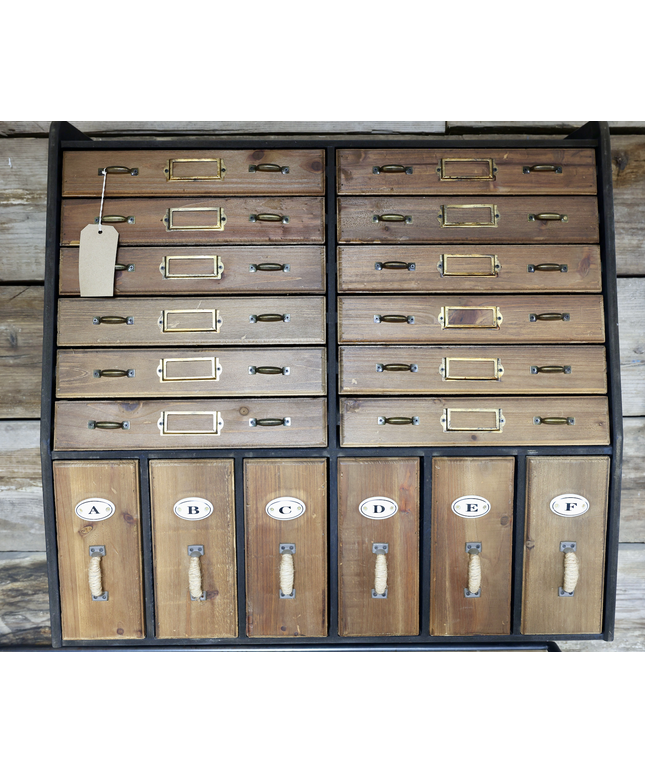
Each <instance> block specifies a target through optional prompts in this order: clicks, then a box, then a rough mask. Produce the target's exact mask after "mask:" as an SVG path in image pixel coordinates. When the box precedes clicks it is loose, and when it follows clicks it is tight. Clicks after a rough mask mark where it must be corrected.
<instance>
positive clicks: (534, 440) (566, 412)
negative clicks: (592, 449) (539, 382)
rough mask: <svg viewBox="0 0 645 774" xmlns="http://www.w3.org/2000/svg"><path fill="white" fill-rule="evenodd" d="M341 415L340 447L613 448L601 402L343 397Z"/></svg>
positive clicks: (502, 398)
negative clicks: (589, 446)
mask: <svg viewBox="0 0 645 774" xmlns="http://www.w3.org/2000/svg"><path fill="white" fill-rule="evenodd" d="M340 411H341V420H340V434H341V445H342V446H366V447H367V446H383V447H389V446H410V447H413V446H461V445H464V444H466V445H468V446H471V445H478V446H515V445H517V446H527V445H530V446H549V445H563V444H564V445H567V444H570V445H573V446H580V445H585V444H608V443H609V413H608V405H607V399H606V398H601V397H593V398H542V397H538V398H505V397H498V396H495V397H493V398H341V400H340ZM545 420H546V421H545Z"/></svg>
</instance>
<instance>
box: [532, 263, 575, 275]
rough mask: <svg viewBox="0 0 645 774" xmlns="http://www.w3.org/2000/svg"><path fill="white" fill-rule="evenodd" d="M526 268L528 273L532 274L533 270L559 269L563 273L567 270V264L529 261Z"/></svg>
mask: <svg viewBox="0 0 645 774" xmlns="http://www.w3.org/2000/svg"><path fill="white" fill-rule="evenodd" d="M526 270H527V271H528V272H529V274H532V273H533V272H534V271H560V272H562V273H565V272H566V271H567V270H568V266H567V264H566V263H536V264H533V263H529V265H528V266H527V267H526Z"/></svg>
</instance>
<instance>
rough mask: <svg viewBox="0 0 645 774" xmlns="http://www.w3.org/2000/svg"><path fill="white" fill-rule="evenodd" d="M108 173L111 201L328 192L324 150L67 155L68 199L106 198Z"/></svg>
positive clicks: (65, 183)
mask: <svg viewBox="0 0 645 774" xmlns="http://www.w3.org/2000/svg"><path fill="white" fill-rule="evenodd" d="M267 164H268V165H270V166H269V167H266V166H265V165H267ZM105 167H108V176H107V182H106V186H105V194H106V196H201V195H203V194H216V195H217V194H220V195H221V194H224V195H229V194H251V195H253V194H323V193H324V191H325V158H324V151H322V150H306V149H303V150H300V149H298V150H296V149H289V150H208V151H203V150H198V151H186V150H178V151H170V150H166V151H163V150H133V151H130V150H97V151H89V152H88V151H67V152H66V153H64V154H63V181H62V192H63V196H100V195H101V188H102V186H103V175H102V174H101V170H103V169H104V168H105ZM114 167H116V169H114ZM258 167H259V168H258ZM110 168H112V169H110ZM135 170H136V171H135Z"/></svg>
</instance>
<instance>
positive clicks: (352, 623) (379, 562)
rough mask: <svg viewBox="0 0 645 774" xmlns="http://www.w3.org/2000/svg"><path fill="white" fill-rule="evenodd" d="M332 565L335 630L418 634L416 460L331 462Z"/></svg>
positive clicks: (358, 633) (347, 633) (357, 634)
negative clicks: (334, 481)
mask: <svg viewBox="0 0 645 774" xmlns="http://www.w3.org/2000/svg"><path fill="white" fill-rule="evenodd" d="M379 556H381V557H382V558H380V559H379ZM338 565H339V568H338V585H339V603H338V604H339V614H338V633H339V634H340V635H341V636H345V637H367V636H376V637H382V636H385V635H388V636H396V635H415V634H418V633H419V460H418V459H416V458H415V459H408V458H402V457H384V458H381V459H379V458H376V457H368V458H365V459H362V458H361V459H357V458H352V457H343V458H341V459H339V460H338ZM383 573H385V575H384V576H383ZM377 576H378V578H377ZM381 584H382V585H381ZM383 586H384V590H383Z"/></svg>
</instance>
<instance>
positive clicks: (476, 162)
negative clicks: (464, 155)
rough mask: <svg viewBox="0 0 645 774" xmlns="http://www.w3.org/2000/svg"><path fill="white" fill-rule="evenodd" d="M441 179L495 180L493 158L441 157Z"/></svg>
mask: <svg viewBox="0 0 645 774" xmlns="http://www.w3.org/2000/svg"><path fill="white" fill-rule="evenodd" d="M437 172H438V173H439V179H440V180H494V179H495V172H497V169H495V167H494V163H493V159H441V164H440V166H439V167H438V168H437Z"/></svg>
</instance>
